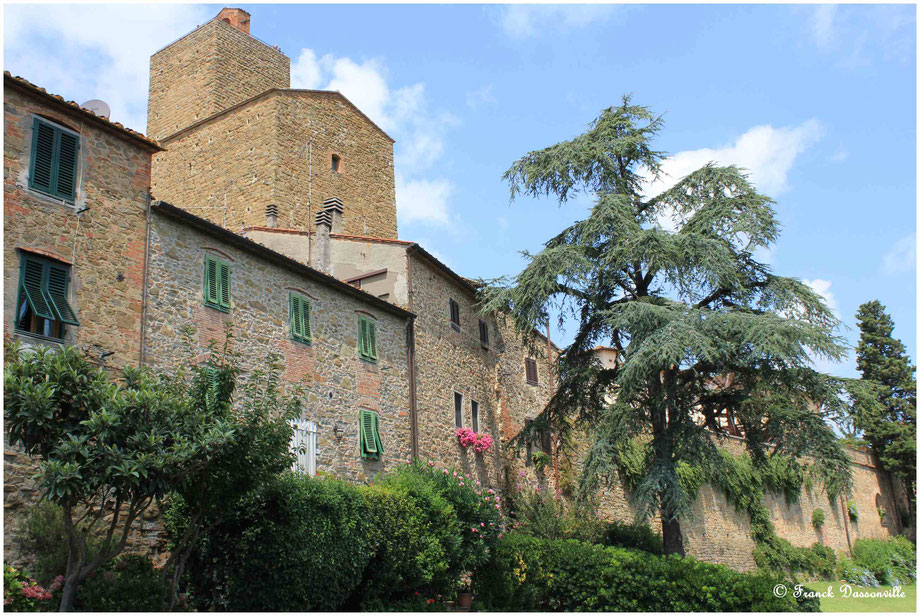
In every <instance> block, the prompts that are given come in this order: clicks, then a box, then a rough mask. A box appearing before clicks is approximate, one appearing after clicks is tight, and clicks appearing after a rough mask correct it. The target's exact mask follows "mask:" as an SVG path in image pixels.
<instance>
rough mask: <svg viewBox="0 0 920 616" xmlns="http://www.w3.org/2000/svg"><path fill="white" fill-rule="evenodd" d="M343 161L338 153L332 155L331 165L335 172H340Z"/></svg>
mask: <svg viewBox="0 0 920 616" xmlns="http://www.w3.org/2000/svg"><path fill="white" fill-rule="evenodd" d="M341 162H342V158H341V157H340V156H339V155H338V154H333V155H332V164H331V165H330V168H331V169H332V172H333V173H338V172H339V164H340V163H341Z"/></svg>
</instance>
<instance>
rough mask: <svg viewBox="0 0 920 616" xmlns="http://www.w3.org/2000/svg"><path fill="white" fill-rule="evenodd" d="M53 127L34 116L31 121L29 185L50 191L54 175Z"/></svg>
mask: <svg viewBox="0 0 920 616" xmlns="http://www.w3.org/2000/svg"><path fill="white" fill-rule="evenodd" d="M54 133H55V131H54V128H53V127H52V126H51V125H50V124H46V123H45V122H42V121H41V120H39V119H38V118H35V120H33V122H32V169H31V172H30V173H29V187H30V188H34V189H36V190H40V191H43V192H48V193H50V192H52V176H53V175H54Z"/></svg>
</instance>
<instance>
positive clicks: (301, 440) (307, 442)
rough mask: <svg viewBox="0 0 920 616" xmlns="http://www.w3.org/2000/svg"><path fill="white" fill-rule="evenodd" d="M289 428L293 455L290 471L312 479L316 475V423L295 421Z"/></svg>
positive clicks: (301, 420)
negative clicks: (291, 429) (290, 429)
mask: <svg viewBox="0 0 920 616" xmlns="http://www.w3.org/2000/svg"><path fill="white" fill-rule="evenodd" d="M291 428H293V432H292V434H291V453H292V454H294V464H293V465H292V467H291V470H293V471H294V472H295V473H303V474H306V475H309V476H311V477H313V476H315V475H316V423H315V422H312V421H305V420H303V419H297V420H294V421H292V422H291Z"/></svg>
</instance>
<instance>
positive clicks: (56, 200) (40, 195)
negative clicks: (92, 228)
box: [20, 185, 77, 213]
mask: <svg viewBox="0 0 920 616" xmlns="http://www.w3.org/2000/svg"><path fill="white" fill-rule="evenodd" d="M20 186H22V185H20ZM22 188H23V189H24V190H25V191H26V194H28V195H31V196H33V197H35V198H37V199H39V200H40V201H46V202H48V203H51V204H54V205H62V206H64V207H66V208H67V209H69V210H72V211H73V212H74V213H76V210H77V206H76V201H75V200H67V199H62V198H60V197H55V196H54V195H49V194H48V193H46V192H42V191H40V190H36V189H34V188H31V187H30V186H22Z"/></svg>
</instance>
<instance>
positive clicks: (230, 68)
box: [147, 17, 291, 140]
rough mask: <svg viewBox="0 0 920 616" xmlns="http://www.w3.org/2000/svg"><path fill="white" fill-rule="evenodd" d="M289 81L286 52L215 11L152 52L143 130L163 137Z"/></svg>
mask: <svg viewBox="0 0 920 616" xmlns="http://www.w3.org/2000/svg"><path fill="white" fill-rule="evenodd" d="M290 85H291V60H290V58H288V57H287V56H285V55H284V54H283V53H281V51H280V50H278V49H276V48H274V47H270V46H269V45H266V44H265V43H263V42H261V41H259V40H257V39H255V38H253V37H251V36H249V35H248V34H247V33H245V32H243V31H242V30H241V29H240V28H238V27H234V26H233V25H230V24H229V23H226V22H224V21H223V20H221V19H220V18H217V17H215V18H214V19H212V20H211V21H209V22H208V23H206V24H204V25H202V26H199V27H198V28H197V29H195V30H194V31H192V32H189V33H188V34H187V35H185V36H183V37H182V38H180V39H179V40H177V41H175V42H173V43H171V44H169V45H167V46H166V47H164V48H163V49H161V50H159V51H158V52H156V53H155V54H153V56H151V58H150V98H149V102H148V107H147V134H148V135H150V136H151V137H153V138H154V139H158V140H161V139H164V138H166V137H168V136H170V135H172V134H173V133H175V132H177V131H179V130H181V129H183V128H186V127H188V126H191V125H192V124H194V123H195V122H198V121H200V120H204V119H205V118H208V117H210V116H212V115H214V114H215V113H217V112H219V111H223V110H224V109H227V108H229V107H232V106H233V105H236V104H237V103H241V102H243V101H245V100H247V99H249V98H252V97H253V96H257V95H259V94H262V93H263V92H265V91H266V90H268V89H270V88H289V87H290Z"/></svg>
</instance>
